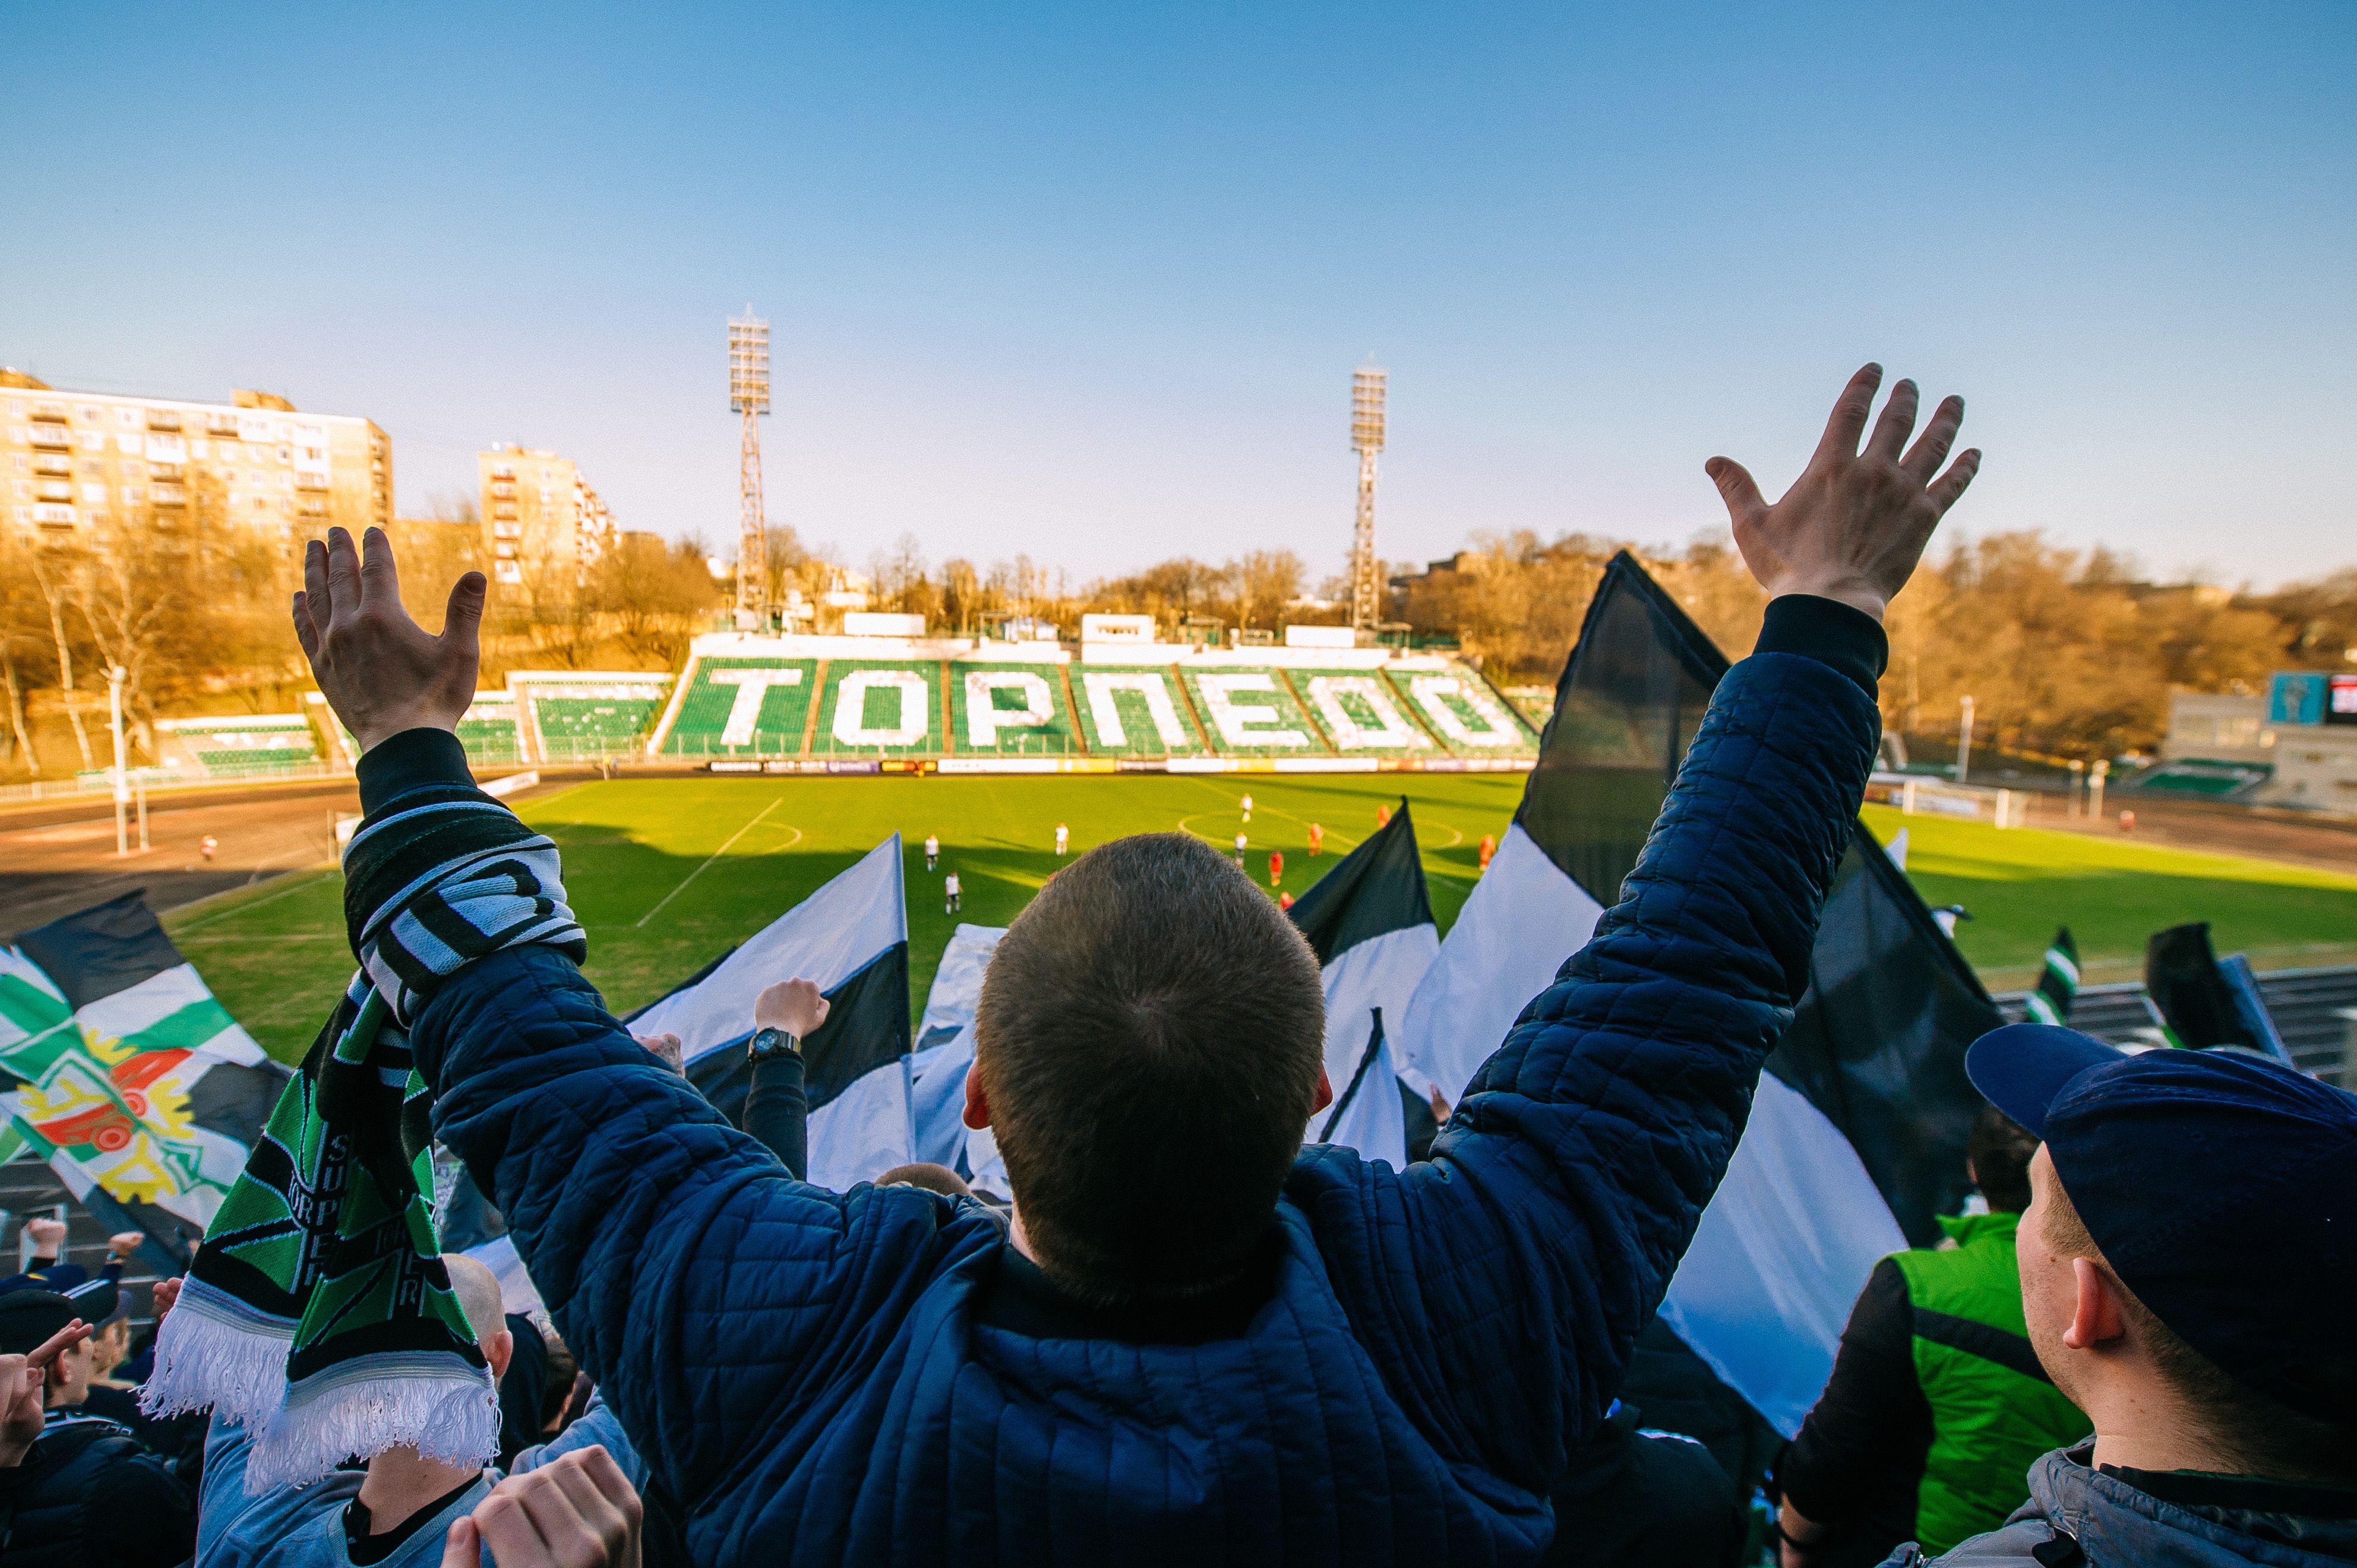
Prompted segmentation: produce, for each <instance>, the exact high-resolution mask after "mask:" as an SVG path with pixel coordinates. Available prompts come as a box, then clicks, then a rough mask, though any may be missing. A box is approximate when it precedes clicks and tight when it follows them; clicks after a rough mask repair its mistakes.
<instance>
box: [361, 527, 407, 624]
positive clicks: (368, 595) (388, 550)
mask: <svg viewBox="0 0 2357 1568" xmlns="http://www.w3.org/2000/svg"><path fill="white" fill-rule="evenodd" d="M361 605H362V606H363V607H367V606H371V605H372V606H374V607H377V608H378V609H382V610H397V609H399V608H400V607H401V568H400V567H398V566H396V565H394V564H393V541H391V540H389V539H387V538H386V537H385V536H384V530H382V529H381V528H371V529H370V530H368V531H367V532H364V533H362V534H361Z"/></svg>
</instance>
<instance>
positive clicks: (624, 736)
mask: <svg viewBox="0 0 2357 1568" xmlns="http://www.w3.org/2000/svg"><path fill="white" fill-rule="evenodd" d="M671 683H672V682H671V677H670V676H668V675H650V674H645V673H643V672H639V671H621V672H615V671H575V670H558V671H548V670H534V671H522V670H519V671H512V672H511V673H510V674H509V676H508V691H509V693H510V694H511V696H512V698H513V699H514V702H515V704H516V707H517V709H518V711H519V713H520V714H521V715H522V730H523V733H524V735H525V736H526V737H527V738H528V739H529V741H530V743H531V746H532V752H533V755H532V757H531V758H530V760H532V761H534V762H596V761H599V760H601V759H603V758H606V757H620V756H623V755H625V754H628V753H635V752H638V751H640V750H641V749H642V748H643V747H644V746H645V736H646V733H647V726H648V725H651V724H652V723H653V722H654V718H655V714H656V713H657V712H658V711H659V710H660V709H661V708H662V703H663V698H664V697H665V696H666V695H667V694H668V693H670V690H671Z"/></svg>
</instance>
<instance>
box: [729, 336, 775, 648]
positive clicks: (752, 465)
mask: <svg viewBox="0 0 2357 1568" xmlns="http://www.w3.org/2000/svg"><path fill="white" fill-rule="evenodd" d="M728 412H729V413H742V414H743V415H744V416H745V440H744V445H743V446H742V448H741V450H740V451H739V453H738V456H737V616H738V618H739V619H740V620H742V621H752V622H758V621H759V620H760V619H761V618H763V617H764V615H766V614H767V612H768V610H769V606H770V544H769V532H768V524H767V522H766V521H764V520H763V518H762V516H761V427H760V425H759V423H757V422H758V421H759V419H760V417H761V415H763V414H765V413H769V412H770V324H769V323H768V322H766V321H761V320H758V319H756V318H755V317H754V315H753V307H752V306H749V305H748V306H746V307H745V314H744V316H743V317H732V318H731V319H730V321H729V323H728Z"/></svg>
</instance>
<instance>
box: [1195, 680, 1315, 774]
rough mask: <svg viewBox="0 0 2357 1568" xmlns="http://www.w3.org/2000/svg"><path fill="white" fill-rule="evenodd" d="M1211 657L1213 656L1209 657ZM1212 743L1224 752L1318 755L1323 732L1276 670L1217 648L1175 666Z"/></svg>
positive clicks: (1214, 747) (1294, 755)
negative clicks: (1218, 651)
mask: <svg viewBox="0 0 2357 1568" xmlns="http://www.w3.org/2000/svg"><path fill="white" fill-rule="evenodd" d="M1215 661H1216V662H1215ZM1179 678H1180V679H1181V680H1183V681H1185V682H1186V683H1187V694H1188V695H1189V697H1191V698H1192V699H1193V700H1194V703H1195V711H1196V712H1197V713H1199V714H1201V715H1202V717H1203V727H1204V730H1205V732H1206V733H1207V734H1208V735H1209V736H1211V746H1212V749H1214V750H1215V751H1218V752H1219V753H1221V754H1222V755H1223V756H1227V757H1318V756H1325V755H1328V753H1329V748H1328V746H1327V745H1326V741H1325V737H1324V736H1321V735H1320V734H1319V733H1318V726H1317V725H1313V724H1311V723H1310V722H1309V715H1308V714H1307V713H1305V712H1303V711H1302V707H1301V704H1300V703H1298V702H1297V701H1296V700H1295V698H1294V695H1293V689H1292V687H1290V686H1289V685H1287V684H1286V681H1285V676H1284V674H1283V672H1282V671H1277V670H1273V669H1267V668H1265V667H1262V666H1260V665H1259V664H1257V663H1254V664H1245V663H1243V662H1242V661H1241V660H1238V661H1234V662H1231V661H1230V660H1227V659H1225V658H1223V657H1222V656H1221V655H1217V654H1209V655H1204V656H1202V658H1201V659H1200V660H1196V661H1189V663H1186V664H1183V665H1180V666H1179Z"/></svg>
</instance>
